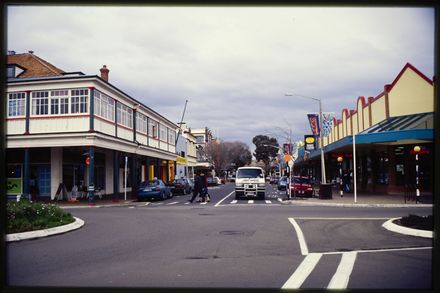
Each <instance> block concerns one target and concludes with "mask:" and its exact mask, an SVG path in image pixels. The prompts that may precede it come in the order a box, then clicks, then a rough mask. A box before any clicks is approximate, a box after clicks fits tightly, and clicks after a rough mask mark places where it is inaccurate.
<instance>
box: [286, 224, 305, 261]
mask: <svg viewBox="0 0 440 293" xmlns="http://www.w3.org/2000/svg"><path fill="white" fill-rule="evenodd" d="M289 221H290V223H291V224H292V225H293V228H295V231H296V235H297V236H298V241H299V247H300V248H301V254H302V255H307V254H309V249H308V248H307V243H306V239H305V238H304V234H303V232H302V230H301V228H300V227H299V225H298V223H297V222H296V221H295V219H293V218H289Z"/></svg>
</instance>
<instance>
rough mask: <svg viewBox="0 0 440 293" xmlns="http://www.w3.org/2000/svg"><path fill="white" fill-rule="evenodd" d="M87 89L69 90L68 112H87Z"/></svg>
mask: <svg viewBox="0 0 440 293" xmlns="http://www.w3.org/2000/svg"><path fill="white" fill-rule="evenodd" d="M88 98H89V90H88V89H78V90H71V100H70V101H71V103H70V113H72V114H73V113H87V112H88V111H87V105H88Z"/></svg>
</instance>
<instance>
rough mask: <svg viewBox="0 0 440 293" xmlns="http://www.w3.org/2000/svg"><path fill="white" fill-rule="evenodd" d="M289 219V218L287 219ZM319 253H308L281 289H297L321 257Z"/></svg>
mask: <svg viewBox="0 0 440 293" xmlns="http://www.w3.org/2000/svg"><path fill="white" fill-rule="evenodd" d="M289 220H290V219H289ZM321 256H322V254H321V253H310V254H308V255H307V256H306V257H305V258H304V260H303V261H302V262H301V264H300V265H299V266H298V268H297V269H296V270H295V272H294V273H293V274H292V276H290V278H289V279H288V280H287V281H286V283H284V285H283V287H281V288H282V289H298V288H300V287H301V285H302V284H303V283H304V281H305V280H306V279H307V277H308V276H309V275H310V273H311V272H312V271H313V269H314V268H315V266H316V265H317V264H318V262H319V260H320V259H321Z"/></svg>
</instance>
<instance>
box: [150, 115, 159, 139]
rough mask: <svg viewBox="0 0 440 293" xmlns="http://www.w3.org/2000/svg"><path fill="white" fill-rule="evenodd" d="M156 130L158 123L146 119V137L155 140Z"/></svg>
mask: <svg viewBox="0 0 440 293" xmlns="http://www.w3.org/2000/svg"><path fill="white" fill-rule="evenodd" d="M158 128H159V127H158V123H157V122H156V121H154V120H153V119H148V135H150V136H151V137H154V138H157V137H158V131H159V130H158Z"/></svg>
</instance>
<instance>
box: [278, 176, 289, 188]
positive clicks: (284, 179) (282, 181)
mask: <svg viewBox="0 0 440 293" xmlns="http://www.w3.org/2000/svg"><path fill="white" fill-rule="evenodd" d="M286 187H287V177H286V176H283V177H281V178H280V180H278V183H277V188H278V190H286Z"/></svg>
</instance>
